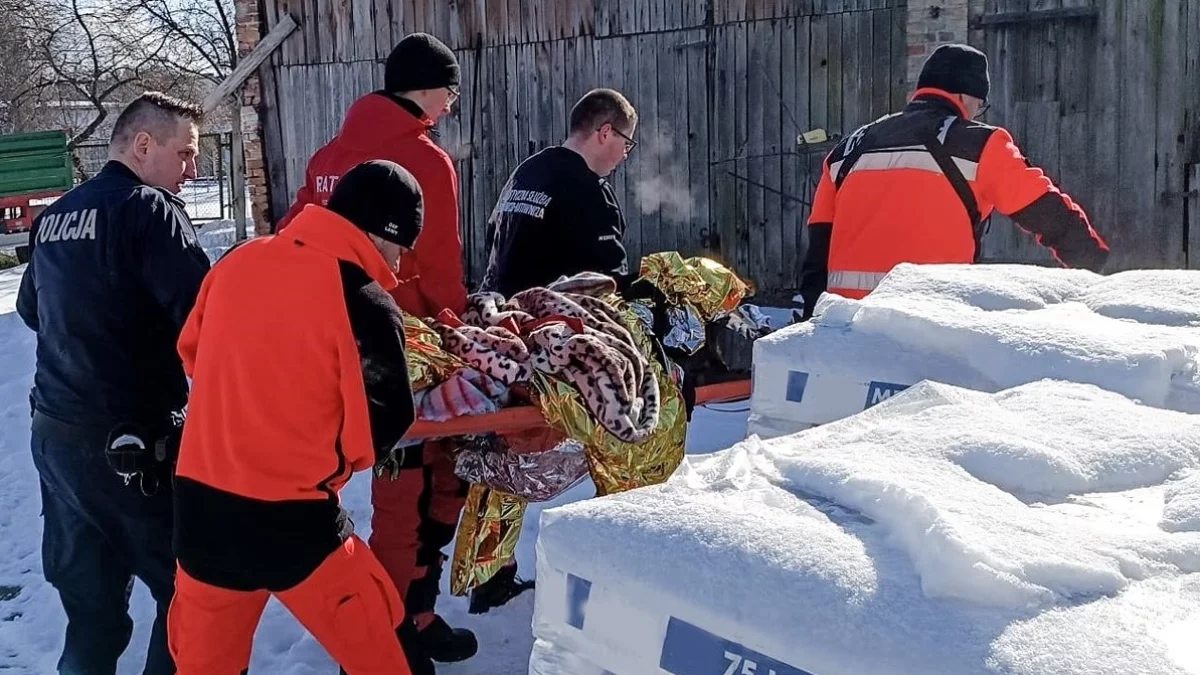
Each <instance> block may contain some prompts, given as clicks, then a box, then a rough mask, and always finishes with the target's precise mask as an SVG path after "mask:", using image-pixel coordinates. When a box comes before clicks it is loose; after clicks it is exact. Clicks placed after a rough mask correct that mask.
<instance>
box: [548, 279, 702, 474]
mask: <svg viewBox="0 0 1200 675" xmlns="http://www.w3.org/2000/svg"><path fill="white" fill-rule="evenodd" d="M609 302H610V304H613V305H614V306H615V307H617V308H618V309H619V311H620V314H621V318H622V322H623V323H624V324H625V327H626V328H627V329H628V330H629V332H630V333H631V334H632V335H633V339H634V342H636V343H637V346H638V349H639V350H640V351H641V352H642V353H643V354H646V355H647V356H648V357H650V358H649V361H650V367H651V368H652V369H653V370H654V375H655V377H657V378H658V385H659V389H660V391H661V395H660V398H661V403H662V410H661V412H660V413H659V420H658V430H657V431H655V432H654V433H653V434H651V435H650V437H649V438H647V439H646V440H644V441H642V442H641V443H625V442H624V441H621V440H619V439H617V438H616V437H615V436H613V435H612V434H610V433H608V431H607V430H605V429H604V427H602V426H601V425H600V424H598V423H596V421H595V420H594V419H593V418H592V416H591V415H590V414H589V413H588V411H587V408H586V407H585V406H584V404H583V402H582V400H581V397H580V394H579V391H578V390H577V389H575V387H573V386H572V385H570V384H569V383H566V382H561V381H559V380H553V379H550V378H547V377H543V376H542V375H541V374H538V375H537V376H535V377H534V381H533V382H534V387H535V388H536V390H537V392H538V405H539V407H540V408H541V410H542V416H543V417H545V418H546V422H547V423H548V424H550V426H552V427H554V428H556V429H559V430H561V431H563V432H564V433H566V434H567V436H568V437H570V438H573V439H575V440H577V441H579V442H580V443H583V446H584V449H585V452H586V453H587V458H588V469H589V471H590V473H591V476H592V481H593V482H594V483H595V484H596V493H597V495H600V496H603V495H610V494H614V493H617V492H624V491H626V490H632V489H635V488H639V487H645V486H647V485H655V484H658V483H661V482H663V481H665V480H666V479H667V478H668V477H669V476H670V475H671V474H672V473H674V471H675V469H676V468H678V467H679V464H680V463H681V462H682V461H683V454H684V443H685V441H686V440H687V414H686V411H685V409H684V402H683V396H682V394H681V393H680V391H679V387H678V385H677V384H676V383H675V381H674V380H673V379H671V378H670V377H669V376H668V375H667V374H666V372H665V371H664V370H663V367H662V364H660V363H659V362H658V360H657V359H655V358H654V357H653V356H652V354H653V353H654V352H653V350H652V347H651V343H650V339H649V338H648V337H647V335H646V331H645V328H644V326H643V325H642V323H641V321H640V320H639V319H638V316H637V314H636V313H635V312H634V311H633V309H632V308H631V307H629V305H628V304H626V303H624V302H623V301H619V300H616V299H615V298H609Z"/></svg>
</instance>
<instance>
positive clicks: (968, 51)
mask: <svg viewBox="0 0 1200 675" xmlns="http://www.w3.org/2000/svg"><path fill="white" fill-rule="evenodd" d="M926 87H932V88H934V89H941V90H942V91H946V92H949V93H951V94H966V95H967V96H974V97H975V98H977V99H979V100H981V101H986V100H987V98H988V93H989V91H990V90H991V82H990V80H989V78H988V60H987V55H986V54H984V53H983V52H981V51H979V50H978V49H975V48H974V47H971V46H968V45H942V46H941V47H938V48H937V49H935V50H934V51H933V53H932V54H930V55H929V58H928V59H926V60H925V65H924V66H923V67H922V68H921V76H920V77H919V78H917V88H918V89H924V88H926Z"/></svg>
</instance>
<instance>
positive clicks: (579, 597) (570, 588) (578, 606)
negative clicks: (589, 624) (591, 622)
mask: <svg viewBox="0 0 1200 675" xmlns="http://www.w3.org/2000/svg"><path fill="white" fill-rule="evenodd" d="M591 595H592V582H590V581H588V580H587V579H583V578H581V577H577V576H575V575H574V574H568V575H567V624H568V625H570V626H573V627H575V628H578V629H579V630H583V622H584V620H586V619H587V604H588V599H589V598H591Z"/></svg>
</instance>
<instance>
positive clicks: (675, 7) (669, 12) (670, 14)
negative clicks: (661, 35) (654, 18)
mask: <svg viewBox="0 0 1200 675" xmlns="http://www.w3.org/2000/svg"><path fill="white" fill-rule="evenodd" d="M683 4H684V0H666V14H665V16H664V19H663V23H664V25H665V27H666V28H667V29H676V28H690V27H691V24H689V23H688V22H687V21H686V20H685V19H684V16H683Z"/></svg>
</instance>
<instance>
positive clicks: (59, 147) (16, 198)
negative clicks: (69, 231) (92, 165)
mask: <svg viewBox="0 0 1200 675" xmlns="http://www.w3.org/2000/svg"><path fill="white" fill-rule="evenodd" d="M73 185H74V172H73V170H72V168H71V152H70V150H68V149H67V134H66V132H64V131H35V132H32V133H24V134H9V135H7V136H0V232H23V231H26V230H28V229H29V228H30V226H31V225H32V224H33V218H34V216H35V215H36V213H35V211H36V210H37V207H36V206H34V205H32V204H31V202H34V201H38V200H43V199H48V198H53V197H57V196H59V195H61V194H63V193H64V192H66V191H67V190H70V189H71V187H72V186H73Z"/></svg>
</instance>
